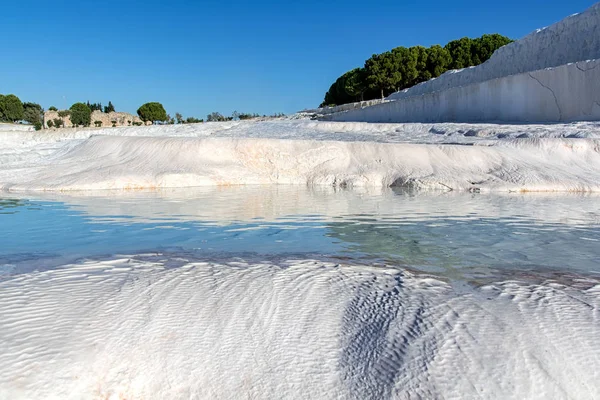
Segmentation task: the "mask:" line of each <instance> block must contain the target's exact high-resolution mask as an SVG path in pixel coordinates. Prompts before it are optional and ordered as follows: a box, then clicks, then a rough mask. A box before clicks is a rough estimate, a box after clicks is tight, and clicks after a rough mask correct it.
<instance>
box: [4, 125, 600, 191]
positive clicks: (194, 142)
mask: <svg viewBox="0 0 600 400" xmlns="http://www.w3.org/2000/svg"><path fill="white" fill-rule="evenodd" d="M417 128H418V129H421V131H420V133H419V131H418V129H417ZM495 129H496V128H494V127H493V126H487V127H486V126H483V127H481V126H479V127H477V126H474V125H464V126H461V125H451V126H445V125H439V126H438V125H429V126H428V125H396V126H394V125H368V124H348V123H346V124H335V123H319V122H312V121H295V122H285V121H281V122H271V123H251V122H247V123H232V124H223V125H219V124H200V125H195V126H165V127H139V128H128V129H115V130H110V129H109V130H104V131H102V130H101V131H89V130H83V131H65V132H60V131H59V132H56V133H44V134H39V133H37V134H33V133H31V134H28V133H23V136H19V134H18V133H10V132H9V133H7V134H3V135H4V136H5V140H3V141H2V142H1V143H3V147H0V159H3V160H4V162H3V165H2V167H1V168H0V188H2V189H5V190H96V189H142V188H164V187H190V186H202V185H243V184H298V185H330V186H331V185H333V186H344V187H348V186H355V187H356V186H371V187H383V186H403V187H410V188H421V189H436V190H470V191H599V190H600V174H599V172H598V171H600V150H599V149H600V142H599V141H598V140H596V139H592V138H595V137H597V136H598V132H599V130H598V127H597V126H596V125H593V124H592V125H570V126H565V125H559V126H555V127H549V126H546V127H539V126H532V127H527V126H521V127H518V128H516V129H518V130H517V132H524V133H520V134H519V135H518V136H519V137H522V136H529V138H521V139H508V138H510V137H515V135H516V134H515V133H514V132H512V133H510V134H498V133H496V132H497V131H496V130H495ZM498 129H499V130H498V131H500V132H501V131H503V130H504V131H508V130H510V127H499V128H498ZM94 132H100V133H110V136H104V135H95V136H90V134H91V133H94ZM412 132H417V133H416V134H415V136H416V137H420V138H421V139H422V140H423V141H426V140H427V139H430V141H433V142H441V143H442V144H432V143H418V144H415V143H405V142H403V141H402V139H403V138H408V137H411V136H412V135H413V133H412ZM445 132H449V133H450V135H446V134H445ZM459 132H463V133H459ZM53 135H54V136H53ZM122 135H127V136H122ZM487 135H494V136H487ZM563 135H568V136H574V137H578V136H584V137H588V138H587V139H580V138H573V139H572V138H560V136H563ZM278 136H279V137H285V138H286V139H274V138H273V137H278ZM478 136H484V138H481V137H478ZM505 136H507V137H508V138H505ZM327 138H331V139H336V140H325V139H327ZM492 138H493V139H492ZM315 139H317V140H315ZM483 139H485V140H483ZM454 140H456V142H458V143H461V144H447V143H444V142H445V141H454ZM465 144H472V145H465ZM473 144H474V145H473Z"/></svg>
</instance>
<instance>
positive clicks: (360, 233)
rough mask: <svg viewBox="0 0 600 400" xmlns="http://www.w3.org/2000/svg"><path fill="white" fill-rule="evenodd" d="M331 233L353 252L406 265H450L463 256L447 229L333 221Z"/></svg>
mask: <svg viewBox="0 0 600 400" xmlns="http://www.w3.org/2000/svg"><path fill="white" fill-rule="evenodd" d="M327 226H328V228H329V233H328V236H330V237H333V238H336V239H339V240H340V241H343V242H344V243H346V244H347V246H348V248H349V249H350V250H352V251H357V252H361V253H363V254H366V255H368V256H372V257H375V258H387V257H389V258H390V261H393V262H399V263H401V264H404V265H406V266H409V267H410V266H417V267H418V266H431V267H436V268H450V267H454V266H457V265H460V262H461V259H460V258H459V257H457V256H456V255H455V254H454V253H455V250H454V249H452V248H451V247H450V246H445V245H444V243H445V242H447V232H444V233H441V232H439V233H436V232H435V228H432V227H424V226H420V225H419V224H390V223H387V224H386V223H382V222H377V221H376V220H372V222H367V221H366V220H362V221H361V222H356V221H352V222H333V223H329V224H327Z"/></svg>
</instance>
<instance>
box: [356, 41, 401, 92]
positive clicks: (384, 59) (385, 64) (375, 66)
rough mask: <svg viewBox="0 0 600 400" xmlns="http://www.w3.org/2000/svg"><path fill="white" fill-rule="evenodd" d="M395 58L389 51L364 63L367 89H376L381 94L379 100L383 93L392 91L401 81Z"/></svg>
mask: <svg viewBox="0 0 600 400" xmlns="http://www.w3.org/2000/svg"><path fill="white" fill-rule="evenodd" d="M396 60H397V57H395V56H394V54H393V53H392V52H390V51H387V52H385V53H382V54H374V55H373V56H372V57H371V58H369V59H368V60H367V61H366V62H365V70H366V72H367V82H368V84H369V87H370V88H372V89H377V90H379V92H380V93H381V98H382V99H383V98H384V97H385V93H386V92H387V93H389V92H391V91H392V90H394V89H395V88H396V87H397V85H398V84H399V83H400V82H401V81H402V75H401V73H400V71H399V70H398V66H397V64H396Z"/></svg>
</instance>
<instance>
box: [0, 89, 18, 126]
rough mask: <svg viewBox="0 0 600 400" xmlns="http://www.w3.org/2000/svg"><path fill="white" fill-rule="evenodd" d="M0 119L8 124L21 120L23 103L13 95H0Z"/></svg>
mask: <svg viewBox="0 0 600 400" xmlns="http://www.w3.org/2000/svg"><path fill="white" fill-rule="evenodd" d="M0 119H2V120H5V121H10V122H15V121H19V120H21V119H23V103H22V102H21V100H20V99H19V98H18V97H17V96H15V95H14V94H8V95H6V96H2V95H0Z"/></svg>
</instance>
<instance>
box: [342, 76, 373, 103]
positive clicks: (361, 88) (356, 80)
mask: <svg viewBox="0 0 600 400" xmlns="http://www.w3.org/2000/svg"><path fill="white" fill-rule="evenodd" d="M344 75H345V80H344V91H345V92H346V94H348V96H350V97H352V98H354V100H356V101H363V100H364V94H365V90H367V82H366V71H365V69H364V68H354V69H353V70H352V71H349V72H347V73H346V74H344Z"/></svg>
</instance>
